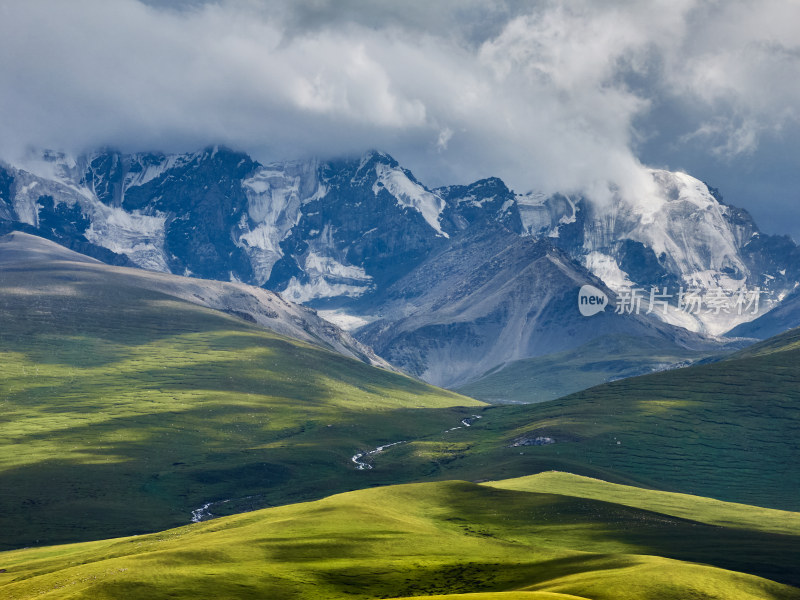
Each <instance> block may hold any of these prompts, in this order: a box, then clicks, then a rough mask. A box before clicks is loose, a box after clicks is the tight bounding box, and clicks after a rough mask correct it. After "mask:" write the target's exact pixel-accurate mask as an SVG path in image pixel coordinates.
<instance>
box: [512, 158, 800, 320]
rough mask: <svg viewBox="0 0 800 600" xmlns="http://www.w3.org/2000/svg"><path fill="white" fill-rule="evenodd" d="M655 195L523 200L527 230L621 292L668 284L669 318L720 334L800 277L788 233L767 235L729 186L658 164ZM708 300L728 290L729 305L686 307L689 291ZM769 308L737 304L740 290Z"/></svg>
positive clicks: (779, 295)
mask: <svg viewBox="0 0 800 600" xmlns="http://www.w3.org/2000/svg"><path fill="white" fill-rule="evenodd" d="M650 175H651V176H652V179H653V183H654V193H653V194H652V195H650V196H648V197H646V198H636V199H634V200H633V201H631V200H624V199H622V198H617V199H616V200H615V201H614V202H609V203H591V202H588V201H586V200H585V199H583V198H578V199H575V198H568V197H565V196H561V195H556V196H551V197H545V196H543V195H536V194H531V195H526V196H521V197H519V198H518V203H519V204H520V206H521V215H522V220H523V228H524V230H525V232H526V233H528V234H530V235H534V236H545V237H548V238H550V239H551V240H552V241H553V243H554V244H556V245H557V246H558V247H560V248H562V249H563V250H565V251H566V252H568V253H569V254H570V255H571V256H572V257H573V258H575V259H576V260H578V261H580V262H581V263H582V264H583V265H584V266H585V267H586V268H587V269H589V270H590V271H591V272H592V273H594V274H595V275H597V276H598V277H600V279H602V280H603V281H604V282H605V283H606V284H607V285H608V286H609V287H611V288H612V289H614V290H615V291H617V292H622V291H623V290H626V289H632V288H633V289H635V288H639V289H641V290H642V291H643V293H644V294H647V293H648V292H649V290H651V288H653V287H656V288H658V289H659V290H664V289H665V288H666V289H667V295H670V296H671V297H672V298H671V304H672V308H671V309H670V310H669V311H668V313H667V314H666V315H664V314H663V313H659V314H660V315H661V316H662V317H663V318H664V319H665V320H666V321H668V322H671V323H674V324H676V325H680V326H682V327H686V328H688V329H691V330H693V331H705V332H708V333H712V334H720V333H723V332H725V331H727V330H728V329H730V328H731V327H733V326H735V325H737V324H739V323H742V322H745V321H747V320H751V319H753V318H755V317H756V316H757V315H759V314H763V313H764V312H766V311H767V310H769V309H770V308H772V307H773V306H775V305H776V304H777V303H779V302H780V300H781V299H782V298H783V297H784V296H785V295H786V294H787V293H789V292H790V291H791V290H793V289H794V287H795V286H796V285H797V282H798V281H800V265H799V264H798V263H797V261H795V260H792V258H793V256H795V255H796V251H797V250H796V246H795V244H794V243H793V242H792V241H791V240H790V239H788V238H785V237H781V236H765V235H763V234H761V233H760V232H759V231H758V228H757V227H756V225H755V223H754V222H753V220H752V218H751V217H750V215H749V214H748V213H747V212H746V211H744V210H741V209H737V208H735V207H732V206H728V205H726V204H724V203H723V202H722V197H721V196H720V194H719V192H718V191H717V190H715V189H713V188H709V187H708V186H707V185H706V184H704V183H702V182H701V181H699V180H697V179H695V178H693V177H691V176H689V175H687V174H685V173H672V172H669V171H662V170H651V171H650ZM681 290H683V291H684V292H689V291H690V290H694V291H695V293H696V294H697V296H698V297H700V298H701V299H703V300H711V298H712V296H716V297H717V298H720V296H719V294H720V293H724V294H725V296H726V297H727V299H728V302H727V303H724V304H721V306H720V309H719V310H716V308H713V309H709V307H703V308H702V309H701V310H696V311H691V312H690V311H686V310H680V309H679V308H678V307H677V300H678V295H679V293H680V291H681ZM755 294H758V296H759V307H758V309H757V310H755V306H753V307H752V308H750V309H749V310H742V311H741V313H742V314H739V312H740V311H739V310H735V306H734V303H735V301H736V298H737V295H739V296H740V297H745V296H746V298H747V300H748V301H749V300H750V299H753V298H754V296H755Z"/></svg>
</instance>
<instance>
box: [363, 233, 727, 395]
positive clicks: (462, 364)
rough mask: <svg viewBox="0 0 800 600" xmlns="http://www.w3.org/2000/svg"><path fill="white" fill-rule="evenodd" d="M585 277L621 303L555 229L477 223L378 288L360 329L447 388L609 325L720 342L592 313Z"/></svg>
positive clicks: (410, 368)
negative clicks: (550, 234) (585, 309)
mask: <svg viewBox="0 0 800 600" xmlns="http://www.w3.org/2000/svg"><path fill="white" fill-rule="evenodd" d="M587 283H591V284H594V285H596V286H599V288H602V289H604V290H605V292H606V293H607V294H608V296H610V297H611V302H612V303H613V302H614V293H613V292H612V291H611V290H609V289H608V288H606V287H605V285H604V284H603V283H602V282H601V281H600V280H599V279H597V278H596V277H594V276H593V275H592V274H591V273H589V272H588V271H587V270H586V269H584V268H583V267H582V266H581V265H580V264H578V263H576V262H575V261H574V260H572V259H571V258H570V257H569V256H568V255H567V254H566V253H564V252H563V251H561V250H559V249H558V248H556V247H555V246H554V245H553V244H552V243H551V242H550V241H549V240H548V239H547V238H541V239H534V238H531V237H521V236H517V235H509V232H508V230H507V229H505V228H504V227H502V226H501V225H498V224H492V225H486V226H483V227H477V226H473V227H469V228H467V229H466V230H464V231H462V232H460V233H458V234H455V235H454V236H453V242H452V244H450V245H449V246H448V247H446V248H444V249H441V250H439V251H437V252H435V253H432V255H431V256H430V257H428V258H427V259H426V260H425V261H423V262H422V263H421V264H420V265H419V266H418V267H417V268H415V269H414V270H413V271H411V272H410V273H408V274H407V275H405V276H404V277H402V278H401V279H400V280H398V281H397V282H395V283H394V284H393V285H391V286H389V287H388V288H387V289H386V290H385V291H384V292H382V293H381V294H378V295H377V296H376V297H375V304H374V305H372V306H370V307H369V308H370V312H371V313H372V314H376V315H380V318H379V319H378V320H377V321H374V322H372V323H370V324H368V325H367V326H365V327H363V328H361V329H360V330H359V331H358V332H357V335H358V337H359V338H360V339H362V340H363V341H365V342H366V343H367V344H369V345H371V346H372V347H373V348H374V349H375V350H376V351H377V352H378V354H380V355H381V356H383V357H384V358H386V359H387V360H389V362H391V363H393V364H395V365H397V366H399V367H401V368H403V369H404V370H406V371H407V372H409V373H412V374H414V375H417V376H419V377H421V378H422V379H424V380H425V381H428V382H431V383H435V384H436V385H441V386H445V387H453V386H457V385H461V384H464V383H466V382H469V381H471V380H474V379H477V378H478V377H480V376H481V375H483V374H484V373H486V372H487V371H489V370H491V369H493V368H497V367H498V366H500V365H505V364H509V363H512V362H514V361H517V360H520V359H523V358H528V357H534V356H541V355H545V354H552V353H555V352H559V351H562V350H566V349H572V348H575V347H577V346H580V345H582V344H585V343H587V342H589V341H591V340H596V339H597V338H600V337H603V336H605V335H607V334H615V335H628V336H634V337H636V338H639V339H647V340H653V341H655V342H658V341H660V342H662V343H664V342H666V341H669V342H670V343H676V344H679V345H680V346H682V347H684V348H686V349H692V350H697V349H701V348H706V349H708V348H711V347H713V346H714V342H712V341H710V340H708V339H707V338H704V337H703V336H700V335H697V334H694V333H692V332H689V331H686V330H685V329H682V328H678V327H674V326H671V325H669V324H667V323H663V322H661V321H660V320H659V319H657V318H655V317H653V316H651V315H645V314H642V315H636V314H633V315H622V314H615V312H614V311H613V310H607V311H605V312H603V313H601V314H597V315H595V316H593V317H592V318H591V319H586V318H585V317H583V316H581V314H580V312H579V310H578V304H577V290H578V288H580V287H581V286H582V285H584V284H587ZM611 358H612V357H609V360H610V359H611Z"/></svg>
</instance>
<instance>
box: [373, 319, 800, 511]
mask: <svg viewBox="0 0 800 600" xmlns="http://www.w3.org/2000/svg"><path fill="white" fill-rule="evenodd" d="M481 414H482V416H483V417H484V418H483V419H481V420H480V421H479V422H477V423H476V424H475V425H474V426H473V427H471V428H469V429H468V430H464V431H459V432H454V434H456V435H454V436H453V437H452V438H451V439H452V440H454V441H455V440H456V439H457V440H458V446H457V447H454V446H453V445H451V446H450V447H448V448H443V447H441V446H440V444H439V442H435V441H433V440H421V441H419V442H416V443H413V444H408V445H405V446H402V447H400V448H398V449H396V450H394V451H393V452H391V453H390V454H387V456H385V457H383V458H382V465H381V468H384V469H387V470H389V469H392V468H395V467H396V466H397V465H399V464H401V463H404V462H405V463H407V462H408V461H412V460H422V459H423V457H426V458H427V459H429V460H435V459H437V457H438V459H439V460H445V459H449V462H447V463H446V464H445V465H444V467H443V470H445V471H446V474H444V475H442V476H443V477H450V478H459V479H468V480H473V481H475V480H479V479H484V478H488V479H501V478H508V477H515V476H519V475H524V474H531V473H538V472H541V471H547V470H561V471H568V472H572V473H577V474H581V475H588V476H592V477H599V478H602V479H605V480H608V481H614V482H617V483H628V484H634V485H638V486H644V487H650V488H654V489H662V490H668V491H674V492H683V493H690V494H697V495H702V496H708V497H711V498H717V499H721V500H727V501H731V502H740V503H744V504H752V505H758V506H765V507H771V508H779V509H785V510H800V446H798V444H797V440H798V439H799V438H800V330H793V331H790V332H787V333H785V334H783V335H781V336H777V337H776V338H772V339H770V340H767V341H765V342H763V343H760V344H758V345H757V346H754V347H752V348H748V349H745V350H743V351H741V352H739V353H737V354H735V355H733V356H731V357H730V358H728V359H726V360H723V361H720V362H717V363H711V364H704V365H697V366H692V367H688V368H685V369H678V370H674V371H666V372H661V373H655V374H651V375H645V376H641V377H634V378H630V379H625V380H621V381H615V382H612V383H608V384H604V385H600V386H597V387H594V388H590V389H588V390H585V391H582V392H579V393H576V394H572V395H569V396H566V397H564V398H560V399H557V400H553V401H550V402H544V403H541V404H531V405H525V406H498V407H491V408H486V409H484V410H483V411H482V412H481Z"/></svg>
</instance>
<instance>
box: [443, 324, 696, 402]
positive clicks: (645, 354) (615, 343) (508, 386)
mask: <svg viewBox="0 0 800 600" xmlns="http://www.w3.org/2000/svg"><path fill="white" fill-rule="evenodd" d="M711 354H712V351H711V350H706V351H703V350H687V349H686V348H683V347H682V346H679V345H677V344H670V343H668V342H666V341H663V340H658V341H657V340H654V339H646V338H639V337H634V336H630V335H609V336H606V337H604V338H598V339H596V340H592V341H591V342H589V343H587V344H584V345H583V346H581V347H579V348H575V349H573V350H567V351H565V352H559V353H557V354H548V355H546V356H538V357H535V358H526V359H524V360H518V361H515V362H512V363H510V364H508V365H503V366H501V367H498V368H496V369H493V370H492V371H490V372H488V373H485V374H484V375H482V376H481V377H480V378H479V379H477V380H475V381H473V382H471V383H468V384H466V385H463V386H461V387H459V388H457V391H459V392H461V393H462V394H466V395H468V396H471V397H473V398H477V399H479V400H484V401H486V402H492V403H505V402H511V403H520V402H521V403H533V402H546V401H547V400H554V399H556V398H560V397H561V396H566V395H567V394H572V393H574V392H578V391H580V390H584V389H587V388H590V387H593V386H596V385H600V384H602V383H606V382H607V381H613V380H615V379H622V378H625V377H634V376H637V375H643V374H646V373H650V372H653V371H659V370H664V369H666V368H670V367H673V366H674V365H679V364H687V363H691V362H694V361H697V360H700V359H703V358H706V357H709V356H710V355H711Z"/></svg>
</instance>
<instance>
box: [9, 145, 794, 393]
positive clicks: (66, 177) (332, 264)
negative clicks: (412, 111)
mask: <svg viewBox="0 0 800 600" xmlns="http://www.w3.org/2000/svg"><path fill="white" fill-rule="evenodd" d="M649 173H650V177H651V178H652V190H653V192H652V194H650V195H649V196H648V197H642V198H634V199H630V198H624V197H622V196H620V195H617V196H615V197H614V198H612V199H610V200H608V201H607V202H596V201H594V202H592V201H590V200H588V199H587V198H585V197H581V196H576V195H571V194H560V193H556V194H541V193H535V192H529V193H524V194H520V193H516V192H514V191H512V190H510V189H509V188H508V187H507V186H506V185H505V184H504V182H503V181H501V180H500V179H497V178H488V179H483V180H480V181H477V182H474V183H472V184H469V185H456V186H447V187H441V188H428V187H426V186H425V185H423V184H422V183H421V182H419V181H418V180H417V179H416V178H415V177H414V175H413V174H412V173H411V172H410V171H408V170H407V169H405V168H403V167H402V166H401V165H400V164H399V163H398V162H397V161H396V160H394V159H393V158H392V157H391V156H389V155H387V154H385V153H382V152H377V151H371V152H368V153H366V154H364V155H363V156H361V157H357V158H352V159H348V158H343V159H337V160H329V161H318V160H301V161H289V162H282V163H275V164H268V165H262V164H259V163H258V162H256V161H254V160H253V159H252V158H250V157H249V156H247V155H246V154H243V153H240V152H236V151H233V150H230V149H228V148H224V147H212V148H207V149H205V150H202V151H200V152H196V153H189V154H179V155H165V154H158V153H149V154H122V153H120V152H116V151H110V150H106V151H100V152H95V153H92V154H88V155H85V156H80V157H71V156H67V155H64V154H60V153H55V152H45V153H41V154H36V155H32V156H31V157H29V158H28V159H26V160H22V161H17V162H15V163H14V164H13V165H12V164H9V163H4V164H3V165H2V168H0V228H2V230H4V231H12V230H20V231H27V232H29V233H35V234H37V235H42V236H44V237H47V238H49V239H51V240H55V241H58V242H59V243H61V244H64V245H66V246H68V247H70V248H73V249H75V250H78V251H80V252H83V253H86V254H89V255H92V256H95V257H96V258H98V259H100V260H103V261H104V262H108V263H111V264H116V265H128V266H138V267H141V268H143V269H147V270H151V271H158V272H163V273H173V274H179V275H188V276H191V277H199V278H205V279H215V280H220V281H225V282H233V283H246V284H251V285H255V286H260V287H263V288H266V289H268V290H272V291H275V292H279V293H280V294H281V296H282V297H283V298H285V299H286V300H290V301H292V302H296V303H302V304H306V305H309V306H313V307H315V308H317V309H319V310H320V311H321V314H322V316H324V317H326V318H328V319H330V320H332V321H333V322H335V323H338V324H340V325H342V326H344V327H346V328H348V329H350V330H351V333H352V334H353V336H354V337H355V338H357V339H359V340H360V341H362V342H364V343H366V344H368V345H370V346H372V347H373V348H374V349H375V350H376V351H377V353H378V354H379V355H382V356H383V358H385V359H387V360H388V361H389V362H391V363H392V364H394V365H395V366H397V367H399V368H401V369H404V370H405V371H407V372H409V373H411V374H413V375H416V376H418V377H421V378H423V379H424V380H426V381H428V382H431V383H435V384H438V385H446V386H459V385H464V384H468V383H473V382H476V381H478V380H479V379H480V378H481V377H483V376H484V375H486V374H488V373H490V372H497V370H498V369H502V368H504V367H506V366H509V365H513V364H515V363H516V362H518V361H524V360H526V359H530V358H535V357H539V356H545V355H548V354H552V353H555V352H561V351H567V350H574V349H576V348H578V347H582V346H585V345H586V344H590V345H591V344H592V343H593V341H594V340H599V339H600V338H601V337H602V336H607V335H609V334H612V333H613V334H618V335H621V336H627V335H633V336H637V337H644V338H647V339H651V340H654V341H655V340H658V341H660V342H663V343H668V344H671V345H673V346H677V347H678V348H683V349H685V351H686V356H687V357H688V356H690V355H691V356H692V357H693V358H692V359H691V360H694V358H696V352H697V351H707V353H709V354H711V353H715V352H719V351H720V350H721V347H720V344H719V343H718V339H717V338H716V337H715V336H717V335H719V334H722V333H724V332H726V331H728V330H730V329H732V328H733V327H735V326H737V325H741V324H742V323H744V322H746V321H748V320H750V319H753V318H756V317H758V316H760V315H763V314H765V313H767V312H768V311H769V310H770V309H771V308H773V307H775V306H778V305H779V304H780V302H781V300H783V298H784V297H786V296H788V295H790V294H791V293H792V292H793V291H794V289H795V288H796V287H797V285H798V281H800V260H798V258H800V255H798V253H799V252H800V251H798V248H797V246H796V245H795V244H794V243H793V242H792V241H791V240H790V239H789V238H787V237H781V236H770V235H765V234H763V233H761V232H759V231H758V229H757V227H756V225H755V223H754V222H753V220H752V218H750V216H749V215H748V214H747V213H746V212H745V211H743V210H741V209H737V208H734V207H731V206H729V205H727V204H725V203H724V202H723V200H722V197H721V195H720V193H719V192H718V191H717V190H716V189H714V188H711V187H709V186H707V185H706V184H704V183H702V182H700V181H699V180H697V179H694V178H692V177H691V176H689V175H686V174H684V173H672V172H667V171H661V170H651V171H649ZM584 284H592V285H594V286H595V287H597V288H598V289H601V290H603V293H605V294H606V295H607V296H608V298H609V299H610V300H609V305H614V304H618V303H619V302H620V298H621V297H623V296H624V295H626V294H627V295H628V296H630V294H631V292H630V290H639V292H638V293H640V294H641V302H642V304H641V305H637V306H644V307H645V308H643V309H642V310H637V311H636V312H637V313H639V314H617V313H618V312H620V311H611V310H606V311H604V312H603V313H602V314H599V315H595V316H593V317H591V320H589V319H586V318H585V317H582V316H581V315H580V314H579V312H578V310H577V291H578V289H579V288H580V287H581V285H584ZM653 288H655V290H654V291H657V292H658V296H657V297H658V298H659V300H660V304H659V306H658V309H657V310H648V309H652V308H653V306H652V305H649V306H648V303H647V299H648V294H650V293H651V290H653ZM719 290H725V291H726V292H727V294H728V296H727V297H726V304H724V305H717V306H716V308H715V307H714V306H713V305H712V304H711V302H712V300H713V297H714V295H715V294H718V293H719ZM687 292H688V293H692V294H695V295H696V297H697V299H698V302H699V304H698V305H696V307H695V308H697V307H701V309H700V310H694V311H690V310H687V309H686V308H687V307H685V306H681V305H680V301H681V297H682V294H684V293H687ZM736 294H738V295H739V298H740V299H742V298H744V296H745V294H750V296H749V299H748V305H747V306H746V307H744V306H742V305H740V306H738V310H737V307H736V305H735V304H734V302H735V296H736ZM753 299H756V300H757V302H753ZM704 302H705V303H707V304H705V305H703V303H704ZM662 308H663V310H662ZM742 308H746V310H742ZM677 358H678V359H680V358H681V357H680V356H678V357H677ZM676 362H680V360H678V361H676ZM648 364H649V363H648ZM612 371H613V370H612ZM610 376H611V377H613V376H614V373H613V372H612V373H611V375H610ZM567 391H574V390H567Z"/></svg>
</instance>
